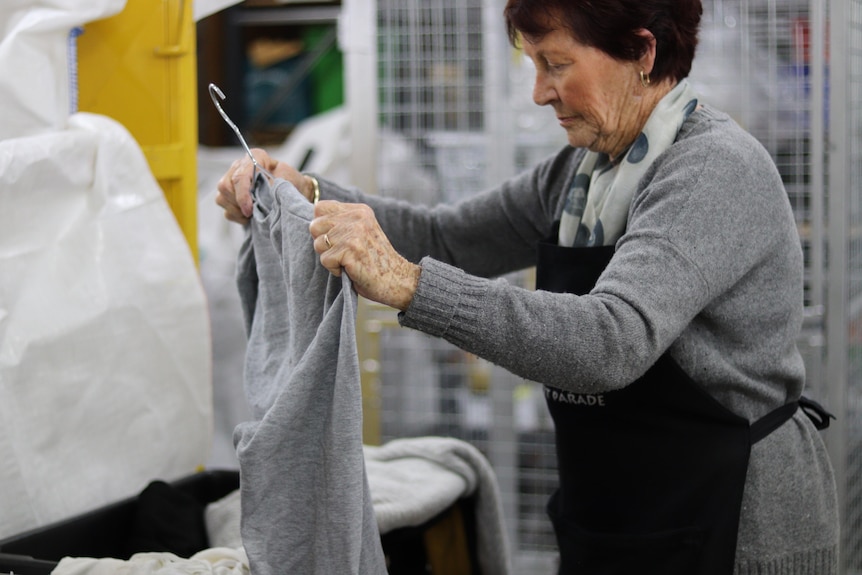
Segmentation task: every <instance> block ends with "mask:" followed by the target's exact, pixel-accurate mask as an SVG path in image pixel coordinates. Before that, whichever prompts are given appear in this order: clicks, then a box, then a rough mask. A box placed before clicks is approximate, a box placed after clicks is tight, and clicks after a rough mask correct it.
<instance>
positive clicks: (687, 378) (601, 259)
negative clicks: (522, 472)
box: [217, 0, 838, 575]
mask: <svg viewBox="0 0 862 575" xmlns="http://www.w3.org/2000/svg"><path fill="white" fill-rule="evenodd" d="M701 11H702V8H701V4H700V1H699V0H606V1H603V2H600V3H598V2H586V1H572V0H509V3H508V5H507V6H506V9H505V18H506V23H507V26H508V31H509V35H510V39H511V40H512V42H513V43H519V44H520V45H521V46H522V48H523V50H524V52H525V53H526V54H527V56H529V57H530V58H531V60H532V61H533V62H534V64H535V66H536V79H535V87H534V92H533V98H534V100H535V102H536V103H537V104H539V105H543V106H552V107H553V108H554V110H555V112H556V115H557V117H558V119H559V123H560V126H561V127H562V128H563V129H564V130H565V131H566V133H567V135H568V143H569V144H570V145H569V146H567V147H566V148H565V149H563V150H561V151H560V152H559V153H558V154H557V155H555V156H554V157H552V158H549V159H548V160H546V161H544V162H543V163H541V164H540V165H538V166H536V167H535V168H534V169H532V170H531V171H529V172H527V173H524V174H521V175H519V176H516V177H515V178H513V179H511V180H510V181H508V182H506V183H504V184H503V185H501V186H500V187H498V188H497V189H494V190H490V191H487V192H485V193H482V194H479V195H478V196H475V197H473V198H470V199H467V200H464V201H462V202H460V203H458V204H457V205H454V206H449V205H442V206H437V207H435V208H426V207H421V206H414V205H408V204H406V203H403V202H396V201H392V200H387V199H383V198H377V197H369V196H364V195H362V194H361V193H360V192H359V191H357V190H352V189H342V188H339V187H337V186H335V185H333V184H331V183H328V182H325V181H320V182H319V188H318V182H317V181H316V180H315V179H314V178H311V177H308V176H304V175H301V174H299V173H297V172H296V171H295V170H294V169H293V168H291V167H289V166H287V165H285V164H283V163H279V162H277V161H276V160H274V159H272V158H270V157H269V156H267V155H266V154H265V153H263V152H262V151H258V152H257V153H258V154H259V161H260V162H262V164H263V165H264V166H265V167H266V168H267V169H269V170H270V171H271V172H273V173H274V174H275V175H277V176H279V177H283V178H285V179H288V180H290V181H292V182H293V183H294V184H295V185H296V186H297V187H298V188H299V189H300V190H301V191H303V192H304V193H305V195H306V196H307V197H308V198H309V199H312V198H313V197H314V196H315V194H318V193H319V196H320V198H321V201H320V202H319V203H317V206H316V208H315V219H314V220H313V221H312V223H311V225H310V233H311V236H312V237H313V238H314V239H313V241H314V248H315V250H316V251H317V252H318V253H319V254H320V261H321V263H322V264H323V265H324V266H325V267H326V268H328V269H329V270H330V271H331V272H332V273H334V274H340V273H347V274H348V275H349V276H350V278H351V279H352V280H353V284H354V286H355V287H356V289H357V291H358V292H359V293H360V294H361V295H363V296H365V297H367V298H369V299H372V300H374V301H378V302H381V303H384V304H388V305H391V306H393V307H395V308H398V309H399V310H401V313H400V314H399V321H400V323H401V325H403V326H407V327H411V328H414V329H418V330H421V331H423V332H425V333H428V334H431V335H435V336H439V337H443V338H445V339H446V340H448V341H450V342H452V343H454V344H455V345H457V346H459V347H461V348H462V349H464V350H466V351H469V352H472V353H474V354H476V355H478V356H480V357H484V358H486V359H488V360H490V361H492V362H495V363H497V364H499V365H501V366H503V367H505V368H507V369H509V370H510V371H512V372H513V373H515V374H517V375H520V376H523V377H525V378H528V379H530V380H533V381H537V382H540V383H542V384H544V385H545V386H546V387H545V390H546V398H547V402H548V406H549V409H550V412H551V414H552V416H553V418H554V422H555V428H556V440H557V453H558V463H559V476H560V487H559V489H558V490H557V492H556V493H554V494H553V496H552V497H551V500H550V501H549V504H548V511H549V514H550V516H551V519H552V521H553V524H554V528H555V532H556V535H557V539H558V543H559V548H560V558H561V563H560V573H579V574H580V573H587V574H597V573H626V574H628V573H638V574H643V573H657V574H658V573H660V574H662V575H669V574H686V575H690V574H693V573H700V574H713V573H714V574H719V573H721V574H729V573H738V574H747V573H776V574H778V573H782V574H785V573H786V574H812V575H813V574H815V573H816V574H818V575H824V574H829V573H837V571H838V567H837V564H838V559H837V558H838V512H837V503H836V492H835V487H834V479H833V475H832V470H831V467H830V463H829V460H828V457H827V454H826V450H825V448H824V445H823V442H822V441H821V438H820V437H819V435H818V432H817V430H816V428H815V426H814V425H813V424H812V422H811V421H810V420H809V418H808V417H807V416H806V414H805V413H804V412H803V411H802V410H800V409H797V408H798V402H799V399H800V396H801V392H802V388H803V384H804V375H805V374H804V366H803V362H802V359H801V357H800V354H799V352H798V350H797V348H796V344H795V340H796V337H797V335H798V333H799V329H800V325H801V320H802V289H803V278H802V254H801V249H800V243H799V239H798V236H797V232H796V227H795V223H794V218H793V215H792V212H791V209H790V205H789V203H788V201H787V197H786V194H785V192H784V188H783V186H782V183H781V180H780V177H779V175H778V173H777V171H776V169H775V167H774V165H773V163H772V161H771V159H770V157H769V156H768V154H767V152H766V151H765V150H764V149H763V148H762V146H760V145H759V144H758V143H757V142H756V141H755V140H754V139H753V138H752V137H751V136H749V135H748V134H746V133H745V132H744V131H743V130H741V129H740V128H739V127H738V126H737V125H736V124H735V123H734V122H733V121H732V120H731V119H730V118H729V117H728V116H726V115H725V114H722V113H721V112H718V111H716V110H714V109H712V108H710V107H709V106H707V105H704V104H702V103H699V102H698V101H697V96H696V95H695V94H694V92H693V91H692V89H691V87H690V86H689V84H688V82H687V81H686V80H685V78H686V76H687V75H688V73H689V70H690V67H691V63H692V60H693V58H694V51H695V46H696V43H697V29H698V25H699V21H700V15H701ZM250 176H251V166H250V162H247V161H239V162H237V163H236V164H235V165H234V166H233V167H232V168H231V170H230V171H229V172H228V173H227V174H226V175H225V176H224V178H223V179H222V181H221V182H220V183H219V192H220V193H219V197H218V199H217V202H218V203H219V205H221V206H222V207H223V208H224V209H225V210H226V216H227V217H228V218H229V219H232V220H235V221H238V222H244V221H247V217H248V215H249V214H250V213H251V198H250V195H249V182H250ZM532 265H537V290H536V291H534V292H530V291H526V290H523V289H519V288H517V287H514V286H512V285H510V284H508V283H507V282H506V281H504V280H501V279H488V278H493V277H495V276H499V275H501V274H504V273H507V272H511V271H513V270H516V269H522V268H526V267H529V266H532Z"/></svg>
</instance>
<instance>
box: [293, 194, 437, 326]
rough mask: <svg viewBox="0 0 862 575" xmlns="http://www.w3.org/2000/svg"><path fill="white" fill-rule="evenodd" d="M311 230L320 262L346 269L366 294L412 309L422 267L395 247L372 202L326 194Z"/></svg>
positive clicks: (333, 270) (336, 271)
mask: <svg viewBox="0 0 862 575" xmlns="http://www.w3.org/2000/svg"><path fill="white" fill-rule="evenodd" d="M309 231H310V232H311V236H312V237H313V238H314V251H316V252H317V253H319V254H320V263H321V264H323V266H324V267H325V268H326V269H328V270H329V271H330V272H331V273H333V274H335V275H336V276H340V275H341V273H342V271H344V272H345V273H346V274H347V276H348V277H349V278H350V280H351V281H352V282H353V286H354V288H355V289H356V292H357V293H358V294H359V295H361V296H362V297H365V298H368V299H370V300H372V301H376V302H379V303H382V304H385V305H389V306H392V307H394V308H396V309H400V310H402V311H403V310H406V309H407V307H408V306H409V305H410V302H411V301H412V300H413V294H414V293H415V292H416V286H417V285H418V284H419V273H420V272H421V268H420V267H419V266H418V265H416V264H413V263H410V262H409V261H407V260H406V259H404V258H403V257H401V255H400V254H399V253H398V252H396V251H395V248H393V247H392V244H391V243H390V242H389V238H387V237H386V234H384V233H383V230H382V229H381V228H380V224H379V223H378V222H377V218H376V217H375V216H374V212H373V211H372V210H371V208H370V207H368V206H367V205H365V204H345V203H341V202H335V201H326V200H321V201H320V202H318V203H317V205H316V206H315V207H314V219H313V220H312V221H311V224H309Z"/></svg>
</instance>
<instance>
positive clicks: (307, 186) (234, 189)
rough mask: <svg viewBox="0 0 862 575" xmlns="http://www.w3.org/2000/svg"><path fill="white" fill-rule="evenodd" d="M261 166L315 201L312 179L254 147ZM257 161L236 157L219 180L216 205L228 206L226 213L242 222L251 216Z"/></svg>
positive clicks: (232, 219) (225, 214)
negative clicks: (253, 178) (253, 182)
mask: <svg viewBox="0 0 862 575" xmlns="http://www.w3.org/2000/svg"><path fill="white" fill-rule="evenodd" d="M251 152H252V154H254V158H255V160H257V163H258V165H260V166H261V167H262V168H263V169H265V170H266V171H268V172H269V173H270V174H272V175H273V176H275V177H276V178H282V179H285V180H287V181H289V182H290V183H292V184H293V185H294V186H296V188H297V189H298V190H299V191H300V192H301V193H302V194H303V195H304V196H305V197H306V198H308V201H311V200H312V197H313V195H314V185H313V184H312V181H311V178H309V177H307V176H303V175H302V174H300V173H299V172H298V171H296V170H295V169H294V168H293V167H292V166H290V165H288V164H285V163H284V162H279V161H278V160H276V159H274V158H272V157H271V156H270V155H269V154H267V153H266V152H265V151H264V150H261V149H260V148H254V149H252V151H251ZM253 173H254V164H252V162H251V158H249V157H248V155H247V154H246V155H243V157H241V158H240V159H238V160H236V161H235V162H234V163H233V164H231V167H230V168H229V169H228V171H227V172H226V173H225V174H224V175H223V176H222V177H221V179H220V180H219V182H218V186H217V190H218V194H217V195H216V200H215V201H216V204H218V205H219V206H220V207H221V208H222V209H224V216H225V217H226V218H227V219H228V220H230V221H232V222H237V223H239V224H243V225H244V224H247V223H248V220H249V218H250V217H251V210H252V199H251V178H252V174H253Z"/></svg>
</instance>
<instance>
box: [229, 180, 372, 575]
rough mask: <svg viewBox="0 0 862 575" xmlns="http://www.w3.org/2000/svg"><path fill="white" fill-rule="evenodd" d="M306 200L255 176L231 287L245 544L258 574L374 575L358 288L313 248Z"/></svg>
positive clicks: (292, 190) (277, 183)
mask: <svg viewBox="0 0 862 575" xmlns="http://www.w3.org/2000/svg"><path fill="white" fill-rule="evenodd" d="M312 217H313V206H312V205H311V204H310V203H309V202H308V201H307V200H306V199H305V198H304V197H303V196H302V195H301V194H300V193H299V192H298V191H297V190H296V188H294V187H293V185H291V184H290V183H288V182H286V181H283V180H276V181H275V183H274V184H273V187H270V186H269V185H267V183H266V181H265V180H264V179H263V178H262V177H260V178H258V180H257V183H256V187H255V207H254V213H253V216H252V219H251V223H250V224H249V226H248V231H247V235H246V238H245V241H244V243H243V245H242V247H241V249H240V254H239V262H238V273H237V286H238V289H239V293H240V300H241V302H242V306H243V313H244V317H245V322H246V329H247V333H248V349H247V351H246V362H245V373H244V379H245V392H246V396H247V398H248V401H249V405H250V407H251V410H252V417H253V420H252V421H249V422H245V423H242V424H240V425H239V426H237V428H236V430H235V431H234V444H235V446H236V450H237V457H238V460H239V467H240V491H241V507H242V526H241V529H242V541H243V544H244V546H245V550H246V552H247V554H248V558H249V563H250V565H251V571H252V573H254V574H255V575H275V574H283V573H302V574H303V575H332V574H334V573H338V574H339V575H347V574H357V575H359V574H362V575H375V574H380V575H383V574H385V573H386V565H385V560H384V556H383V551H382V548H381V544H380V537H379V532H378V530H377V523H376V520H375V517H374V511H373V507H372V502H371V495H370V492H369V489H368V482H367V479H366V474H365V464H364V459H363V450H362V405H361V391H360V386H359V381H360V380H359V360H358V356H357V351H356V323H355V322H356V294H355V292H354V291H353V290H352V289H351V285H350V280H349V278H348V277H347V274H343V275H342V276H341V277H340V278H336V277H334V276H331V275H330V274H329V272H328V271H327V270H326V269H325V268H323V267H322V266H321V265H320V263H319V261H318V257H317V254H316V253H315V252H314V250H313V248H312V240H311V236H310V235H309V233H308V224H309V222H310V221H311V219H312Z"/></svg>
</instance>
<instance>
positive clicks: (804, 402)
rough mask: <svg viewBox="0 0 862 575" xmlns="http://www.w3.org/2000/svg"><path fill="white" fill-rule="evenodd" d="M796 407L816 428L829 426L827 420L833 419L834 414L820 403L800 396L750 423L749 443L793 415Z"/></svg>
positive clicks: (777, 426) (753, 442) (763, 435)
mask: <svg viewBox="0 0 862 575" xmlns="http://www.w3.org/2000/svg"><path fill="white" fill-rule="evenodd" d="M797 409H802V411H803V412H804V413H805V415H807V416H808V419H810V420H811V422H812V423H813V424H814V427H816V428H817V429H826V428H827V427H829V420H830V419H835V416H834V415H832V414H831V413H829V412H828V411H826V409H825V408H824V407H823V406H822V405H820V404H819V403H817V402H816V401H814V400H813V399H809V398H807V397H805V396H802V397H800V398H799V401H794V402H793V403H788V404H787V405H782V406H781V407H779V408H778V409H774V410H772V411H770V412H769V413H767V414H766V415H764V416H763V417H761V418H760V419H758V420H757V421H755V422H754V423H752V424H751V443H752V444H755V443H757V442H758V441H760V440H761V439H763V438H764V437H766V436H767V435H769V434H770V433H772V432H773V431H775V430H776V429H778V428H779V427H780V426H781V425H782V424H783V423H784V422H785V421H787V420H788V419H790V418H791V417H793V414H794V413H796V410H797Z"/></svg>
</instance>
